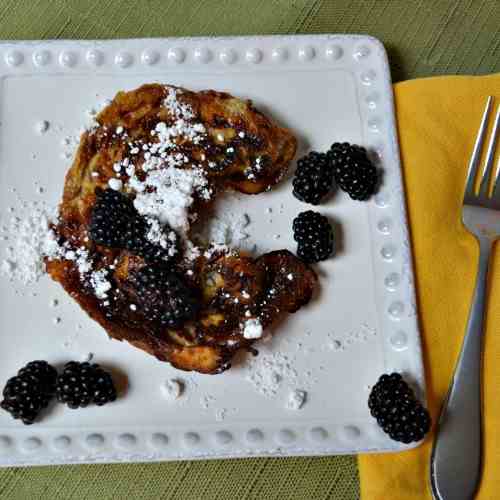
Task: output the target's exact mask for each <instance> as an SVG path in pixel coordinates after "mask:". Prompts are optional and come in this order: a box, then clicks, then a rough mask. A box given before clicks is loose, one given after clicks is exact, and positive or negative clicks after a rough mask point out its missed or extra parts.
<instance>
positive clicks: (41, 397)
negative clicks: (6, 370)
mask: <svg viewBox="0 0 500 500" xmlns="http://www.w3.org/2000/svg"><path fill="white" fill-rule="evenodd" d="M56 376H57V372H56V370H55V369H54V368H53V367H52V366H50V365H49V364H48V363H47V362H46V361H32V362H30V363H28V364H27V365H26V366H25V367H23V368H21V370H19V372H18V374H17V375H16V376H15V377H12V378H10V379H9V380H8V381H7V384H6V385H5V388H4V390H3V397H4V399H3V401H2V402H1V403H0V406H1V407H2V408H3V409H4V410H6V411H8V412H9V413H10V414H11V415H12V416H13V417H14V418H16V419H20V420H22V421H23V423H25V424H27V425H29V424H32V423H33V422H34V421H35V419H36V418H37V416H38V414H39V413H40V411H41V410H42V409H43V408H46V407H47V405H48V403H49V401H50V398H51V397H52V396H53V395H54V391H55V380H56Z"/></svg>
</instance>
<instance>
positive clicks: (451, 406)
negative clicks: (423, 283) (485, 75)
mask: <svg viewBox="0 0 500 500" xmlns="http://www.w3.org/2000/svg"><path fill="white" fill-rule="evenodd" d="M492 105H493V98H492V97H491V96H490V97H489V98H488V102H487V103H486V109H485V110H484V114H483V118H482V120H481V125H480V127H479V133H478V135H477V138H476V143H475V145H474V150H473V152H472V156H471V159H470V163H469V174H468V177H467V183H466V187H465V194H464V201H463V207H462V222H463V224H464V226H465V227H466V229H467V230H468V231H469V232H471V233H472V234H473V235H474V236H475V237H476V240H477V241H478V243H479V268H478V272H477V278H476V287H475V290H474V297H473V299H472V305H471V309H470V311H469V320H468V322H467V330H466V333H465V337H464V340H463V344H462V350H461V353H460V357H459V359H458V363H457V366H456V368H455V373H454V374H453V380H452V382H451V385H450V388H449V390H448V395H447V396H446V400H445V402H444V404H443V408H442V410H441V415H440V417H439V422H438V428H437V433H436V438H435V441H434V447H433V450H432V456H431V487H432V494H433V496H434V498H437V499H440V500H462V499H467V500H469V499H472V498H473V497H474V493H475V492H476V490H477V487H478V485H479V480H480V477H481V455H482V450H481V448H482V445H481V437H482V431H481V406H482V405H481V392H482V391H481V365H482V338H483V333H484V316H485V309H486V307H485V306H486V286H487V278H488V264H489V260H490V254H491V250H492V248H493V244H494V243H495V240H497V238H498V237H499V236H500V181H499V170H500V161H499V162H498V166H497V169H496V174H495V179H494V181H493V192H492V193H490V189H489V186H490V179H491V176H492V172H493V163H494V158H495V146H496V141H497V136H498V128H499V121H500V108H499V109H498V110H497V113H496V117H495V121H494V123H493V129H492V133H491V138H490V141H489V144H488V149H487V151H486V159H485V163H484V168H483V171H482V174H481V180H480V185H479V191H477V190H476V187H475V186H476V177H477V171H478V167H479V164H480V161H481V151H482V148H483V144H484V142H485V139H486V134H487V125H488V120H489V115H490V114H491V108H492Z"/></svg>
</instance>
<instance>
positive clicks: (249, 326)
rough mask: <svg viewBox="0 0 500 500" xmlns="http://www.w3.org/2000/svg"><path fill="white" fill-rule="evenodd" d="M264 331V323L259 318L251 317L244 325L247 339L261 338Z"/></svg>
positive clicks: (244, 334) (244, 333) (244, 335)
mask: <svg viewBox="0 0 500 500" xmlns="http://www.w3.org/2000/svg"><path fill="white" fill-rule="evenodd" d="M262 333H263V328H262V323H261V322H260V320H259V319H258V318H251V319H247V320H246V321H245V323H244V325H243V337H245V338H246V339H260V338H261V337H262Z"/></svg>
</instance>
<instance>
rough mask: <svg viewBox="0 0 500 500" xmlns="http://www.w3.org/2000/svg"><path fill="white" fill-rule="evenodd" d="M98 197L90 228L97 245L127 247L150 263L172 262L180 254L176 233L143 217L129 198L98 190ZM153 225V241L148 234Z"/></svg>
mask: <svg viewBox="0 0 500 500" xmlns="http://www.w3.org/2000/svg"><path fill="white" fill-rule="evenodd" d="M96 194H97V201H96V203H95V205H94V208H93V210H92V215H91V219H90V227H89V236H90V238H91V239H92V240H93V241H94V242H95V243H97V244H99V245H103V246H107V247H111V248H124V249H127V250H129V251H130V252H132V253H135V254H137V255H140V256H141V257H144V259H146V260H149V261H154V260H170V259H171V258H172V257H173V256H174V255H176V254H177V253H178V247H177V245H178V242H177V237H176V235H175V233H174V232H173V231H172V230H171V229H170V228H169V227H168V226H166V225H165V226H160V224H159V223H158V222H157V221H155V220H151V221H148V220H146V219H145V218H144V217H142V216H141V215H140V214H139V213H138V212H137V210H136V209H135V207H134V204H133V202H132V200H131V199H130V198H129V197H128V196H126V195H124V194H122V193H120V192H119V191H115V190H114V189H106V190H104V191H103V190H98V191H96ZM153 224H154V225H155V231H154V233H155V234H154V238H153V242H152V241H151V238H148V233H150V231H151V229H152V227H153V226H152V225H153ZM172 234H173V235H174V237H171V235H172Z"/></svg>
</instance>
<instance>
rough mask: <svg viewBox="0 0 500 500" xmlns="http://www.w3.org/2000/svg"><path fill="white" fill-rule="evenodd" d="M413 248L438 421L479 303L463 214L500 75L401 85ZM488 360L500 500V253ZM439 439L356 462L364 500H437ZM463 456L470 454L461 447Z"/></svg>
mask: <svg viewBox="0 0 500 500" xmlns="http://www.w3.org/2000/svg"><path fill="white" fill-rule="evenodd" d="M394 92H395V98H396V113H397V121H398V132H399V140H400V145H401V151H402V153H401V154H402V163H403V170H404V179H405V185H406V196H407V204H408V211H409V219H410V227H411V235H412V242H413V251H414V263H415V272H416V287H417V296H418V301H419V311H420V325H421V332H422V336H423V344H424V357H425V364H426V376H427V387H428V398H429V406H430V408H429V409H430V411H431V414H432V417H433V421H434V422H436V420H437V417H438V412H439V407H440V405H441V403H442V401H443V398H444V396H445V394H446V391H447V389H448V385H449V383H450V380H451V376H452V372H453V369H454V366H455V362H456V360H457V357H458V354H459V350H460V346H461V342H462V338H463V334H464V331H465V325H466V321H467V316H468V312H469V307H470V302H471V298H472V292H473V286H474V281H475V275H476V266H477V258H478V254H479V252H478V248H477V245H476V243H475V240H474V238H473V237H472V236H470V235H469V234H468V233H467V232H466V231H465V230H464V229H463V227H462V224H461V222H460V220H461V219H460V214H461V212H460V210H461V203H462V197H463V190H464V186H465V179H466V175H467V163H468V161H469V157H470V154H471V151H472V148H473V144H474V140H475V137H476V133H477V129H478V127H479V122H480V120H481V115H482V113H483V110H484V106H485V104H486V98H487V96H488V95H493V96H495V97H496V99H495V103H496V104H498V103H499V102H500V74H496V75H490V76H484V77H467V76H466V77H458V76H457V77H455V76H451V77H438V78H427V79H421V80H414V81H409V82H403V83H399V84H397V85H395V86H394ZM490 273H491V274H490V277H491V283H492V285H491V290H490V293H489V300H488V312H487V322H486V339H485V358H484V361H485V362H484V444H485V446H484V468H483V479H482V483H481V487H480V491H479V495H478V499H480V500H483V499H488V500H490V499H491V500H493V499H499V498H500V251H499V250H498V249H497V251H496V252H495V253H494V255H493V263H492V267H491V268H490ZM433 437H434V436H433V434H430V436H429V437H428V439H427V440H426V441H425V443H424V444H423V445H422V446H420V447H418V448H416V449H414V450H411V451H407V452H403V453H399V454H379V455H363V456H360V457H359V469H360V479H361V496H362V499H363V500H407V499H412V500H413V499H419V500H420V499H425V498H432V496H431V493H430V488H429V457H430V451H431V447H432V440H433ZM464 453H466V451H465V450H464Z"/></svg>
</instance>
